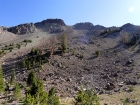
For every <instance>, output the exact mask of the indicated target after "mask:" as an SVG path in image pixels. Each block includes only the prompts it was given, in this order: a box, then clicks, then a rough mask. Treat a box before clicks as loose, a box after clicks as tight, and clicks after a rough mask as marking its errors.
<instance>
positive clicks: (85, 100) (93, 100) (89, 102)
mask: <svg viewBox="0 0 140 105" xmlns="http://www.w3.org/2000/svg"><path fill="white" fill-rule="evenodd" d="M98 101H99V98H98V97H97V95H96V94H94V92H93V90H92V89H90V90H83V89H82V90H79V92H78V95H77V97H76V98H75V105H100V103H99V102H98Z"/></svg>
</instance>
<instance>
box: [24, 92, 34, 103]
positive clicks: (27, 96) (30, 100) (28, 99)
mask: <svg viewBox="0 0 140 105" xmlns="http://www.w3.org/2000/svg"><path fill="white" fill-rule="evenodd" d="M34 103H35V99H34V97H32V96H31V95H30V94H28V93H27V94H26V97H25V100H24V104H23V105H34Z"/></svg>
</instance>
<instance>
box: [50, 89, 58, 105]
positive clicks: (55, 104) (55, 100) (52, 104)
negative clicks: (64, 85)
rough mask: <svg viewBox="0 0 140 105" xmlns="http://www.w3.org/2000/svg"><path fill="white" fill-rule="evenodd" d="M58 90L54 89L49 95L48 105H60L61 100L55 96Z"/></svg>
mask: <svg viewBox="0 0 140 105" xmlns="http://www.w3.org/2000/svg"><path fill="white" fill-rule="evenodd" d="M55 93H56V90H55V89H54V87H52V88H51V89H50V90H49V94H48V105H60V101H59V98H58V97H57V96H55Z"/></svg>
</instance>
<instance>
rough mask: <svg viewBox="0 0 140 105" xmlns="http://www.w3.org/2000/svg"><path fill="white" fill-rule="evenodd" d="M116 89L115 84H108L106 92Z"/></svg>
mask: <svg viewBox="0 0 140 105" xmlns="http://www.w3.org/2000/svg"><path fill="white" fill-rule="evenodd" d="M114 88H115V85H114V84H113V83H107V85H106V87H105V89H106V90H113V89H114Z"/></svg>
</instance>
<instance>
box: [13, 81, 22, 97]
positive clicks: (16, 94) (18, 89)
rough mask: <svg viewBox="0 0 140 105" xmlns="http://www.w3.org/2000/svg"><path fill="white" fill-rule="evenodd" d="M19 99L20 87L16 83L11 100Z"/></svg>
mask: <svg viewBox="0 0 140 105" xmlns="http://www.w3.org/2000/svg"><path fill="white" fill-rule="evenodd" d="M20 97H21V93H20V86H19V84H18V83H16V85H15V88H14V92H13V100H18V99H20Z"/></svg>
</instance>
